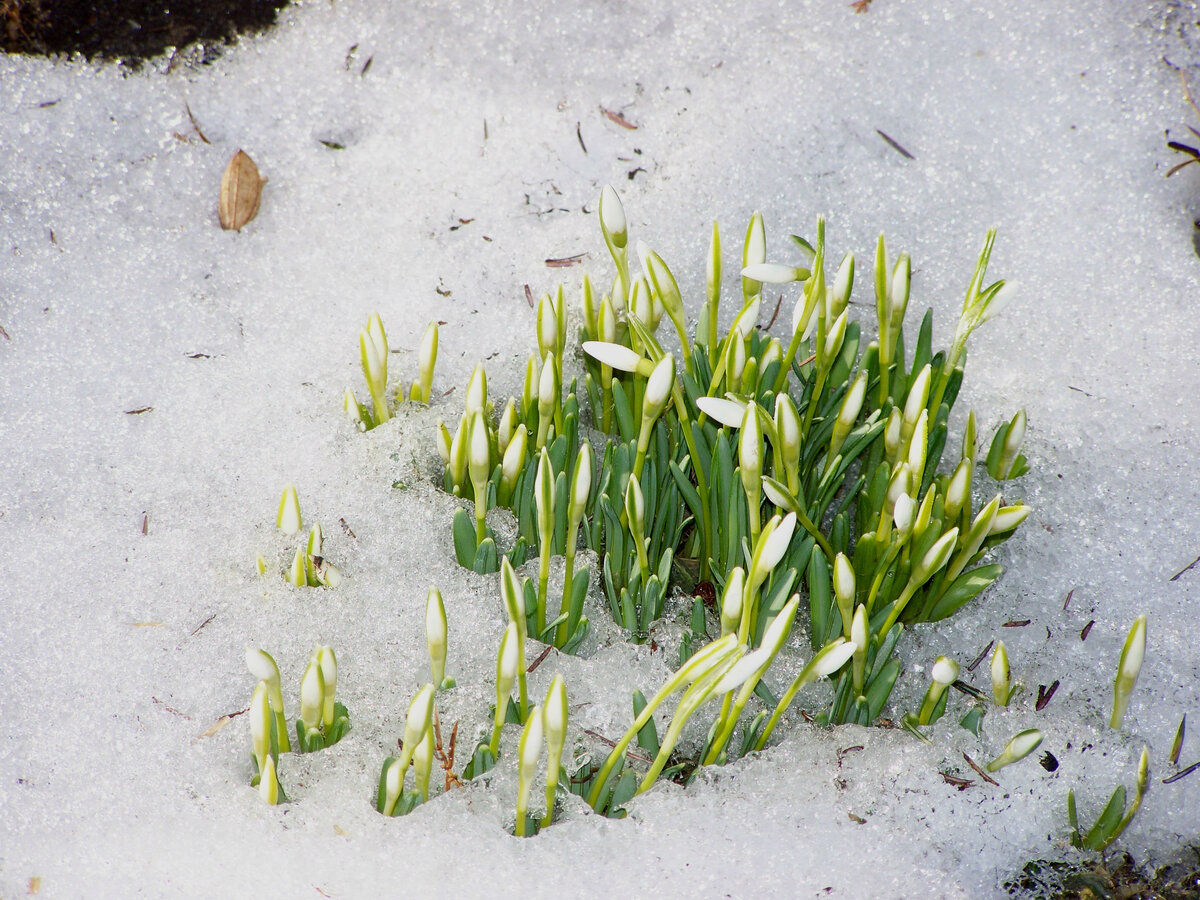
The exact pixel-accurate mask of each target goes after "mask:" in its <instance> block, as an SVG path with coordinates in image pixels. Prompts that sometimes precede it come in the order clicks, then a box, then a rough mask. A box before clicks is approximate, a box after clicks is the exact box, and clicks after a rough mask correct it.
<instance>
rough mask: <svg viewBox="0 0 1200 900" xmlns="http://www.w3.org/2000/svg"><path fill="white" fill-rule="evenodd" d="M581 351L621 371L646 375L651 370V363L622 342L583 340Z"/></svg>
mask: <svg viewBox="0 0 1200 900" xmlns="http://www.w3.org/2000/svg"><path fill="white" fill-rule="evenodd" d="M583 352H584V353H586V354H587V355H588V356H590V357H592V359H594V360H596V361H597V362H600V363H602V364H604V365H606V366H610V367H612V368H614V369H618V370H619V371H621V372H637V373H639V374H644V375H648V374H650V372H652V371H653V364H652V363H651V362H650V361H649V360H648V359H646V358H645V357H644V356H642V355H641V354H640V353H635V352H634V351H632V350H630V349H629V348H628V347H626V346H625V345H624V344H613V343H609V342H608V341H584V342H583Z"/></svg>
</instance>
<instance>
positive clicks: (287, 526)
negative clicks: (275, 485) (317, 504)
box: [275, 484, 301, 534]
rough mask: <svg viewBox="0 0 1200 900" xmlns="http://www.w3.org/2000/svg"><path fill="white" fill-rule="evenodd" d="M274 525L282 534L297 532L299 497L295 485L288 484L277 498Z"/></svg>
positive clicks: (299, 523)
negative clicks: (277, 504) (277, 510)
mask: <svg viewBox="0 0 1200 900" xmlns="http://www.w3.org/2000/svg"><path fill="white" fill-rule="evenodd" d="M275 527H277V528H278V529H279V530H280V531H282V532H283V533H284V534H297V533H298V532H299V531H300V528H301V519H300V497H299V495H298V494H297V493H296V486H295V485H294V484H289V485H287V486H286V487H285V488H284V489H283V496H282V497H280V498H279V512H278V513H276V515H275Z"/></svg>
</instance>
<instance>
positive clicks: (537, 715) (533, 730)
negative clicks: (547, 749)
mask: <svg viewBox="0 0 1200 900" xmlns="http://www.w3.org/2000/svg"><path fill="white" fill-rule="evenodd" d="M542 732H543V728H542V708H541V707H540V706H535V707H534V708H533V709H532V710H531V711H530V713H529V718H528V719H527V720H526V721H525V727H524V729H523V730H522V731H521V740H520V742H519V743H518V744H517V837H525V832H526V831H527V823H526V821H525V817H526V814H527V810H528V809H529V789H530V788H531V787H532V786H533V779H534V777H535V776H536V775H537V767H538V760H540V759H541V757H542Z"/></svg>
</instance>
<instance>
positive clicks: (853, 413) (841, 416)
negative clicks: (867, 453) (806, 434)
mask: <svg viewBox="0 0 1200 900" xmlns="http://www.w3.org/2000/svg"><path fill="white" fill-rule="evenodd" d="M866 397H867V373H866V371H861V372H859V373H858V377H857V378H855V379H854V383H853V384H851V385H850V390H848V391H846V396H845V397H843V398H842V405H841V407H840V408H839V409H838V414H837V419H836V420H835V421H834V423H833V435H832V437H831V438H830V440H829V453H828V454H827V458H828V459H830V460H832V459H833V458H834V457H835V456H837V455H838V453H839V452H841V449H842V445H843V444H844V443H845V442H846V438H847V437H848V436H849V435H850V432H851V430H853V428H854V423H855V422H857V421H858V414H859V413H860V412H862V407H863V401H864V400H865V399H866Z"/></svg>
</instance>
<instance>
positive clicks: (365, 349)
mask: <svg viewBox="0 0 1200 900" xmlns="http://www.w3.org/2000/svg"><path fill="white" fill-rule="evenodd" d="M358 351H359V357H360V360H361V362H362V370H363V378H365V379H366V382H367V390H368V391H370V393H371V405H372V406H373V407H374V412H375V415H374V418H375V423H376V424H380V423H383V422H386V421H387V420H388V419H390V418H391V417H392V414H391V410H389V409H388V404H387V372H388V342H387V333H386V332H385V331H384V330H383V320H382V319H380V318H379V313H371V316H370V318H368V319H367V327H366V328H364V329H363V330H362V331H360V332H359V333H358Z"/></svg>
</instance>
